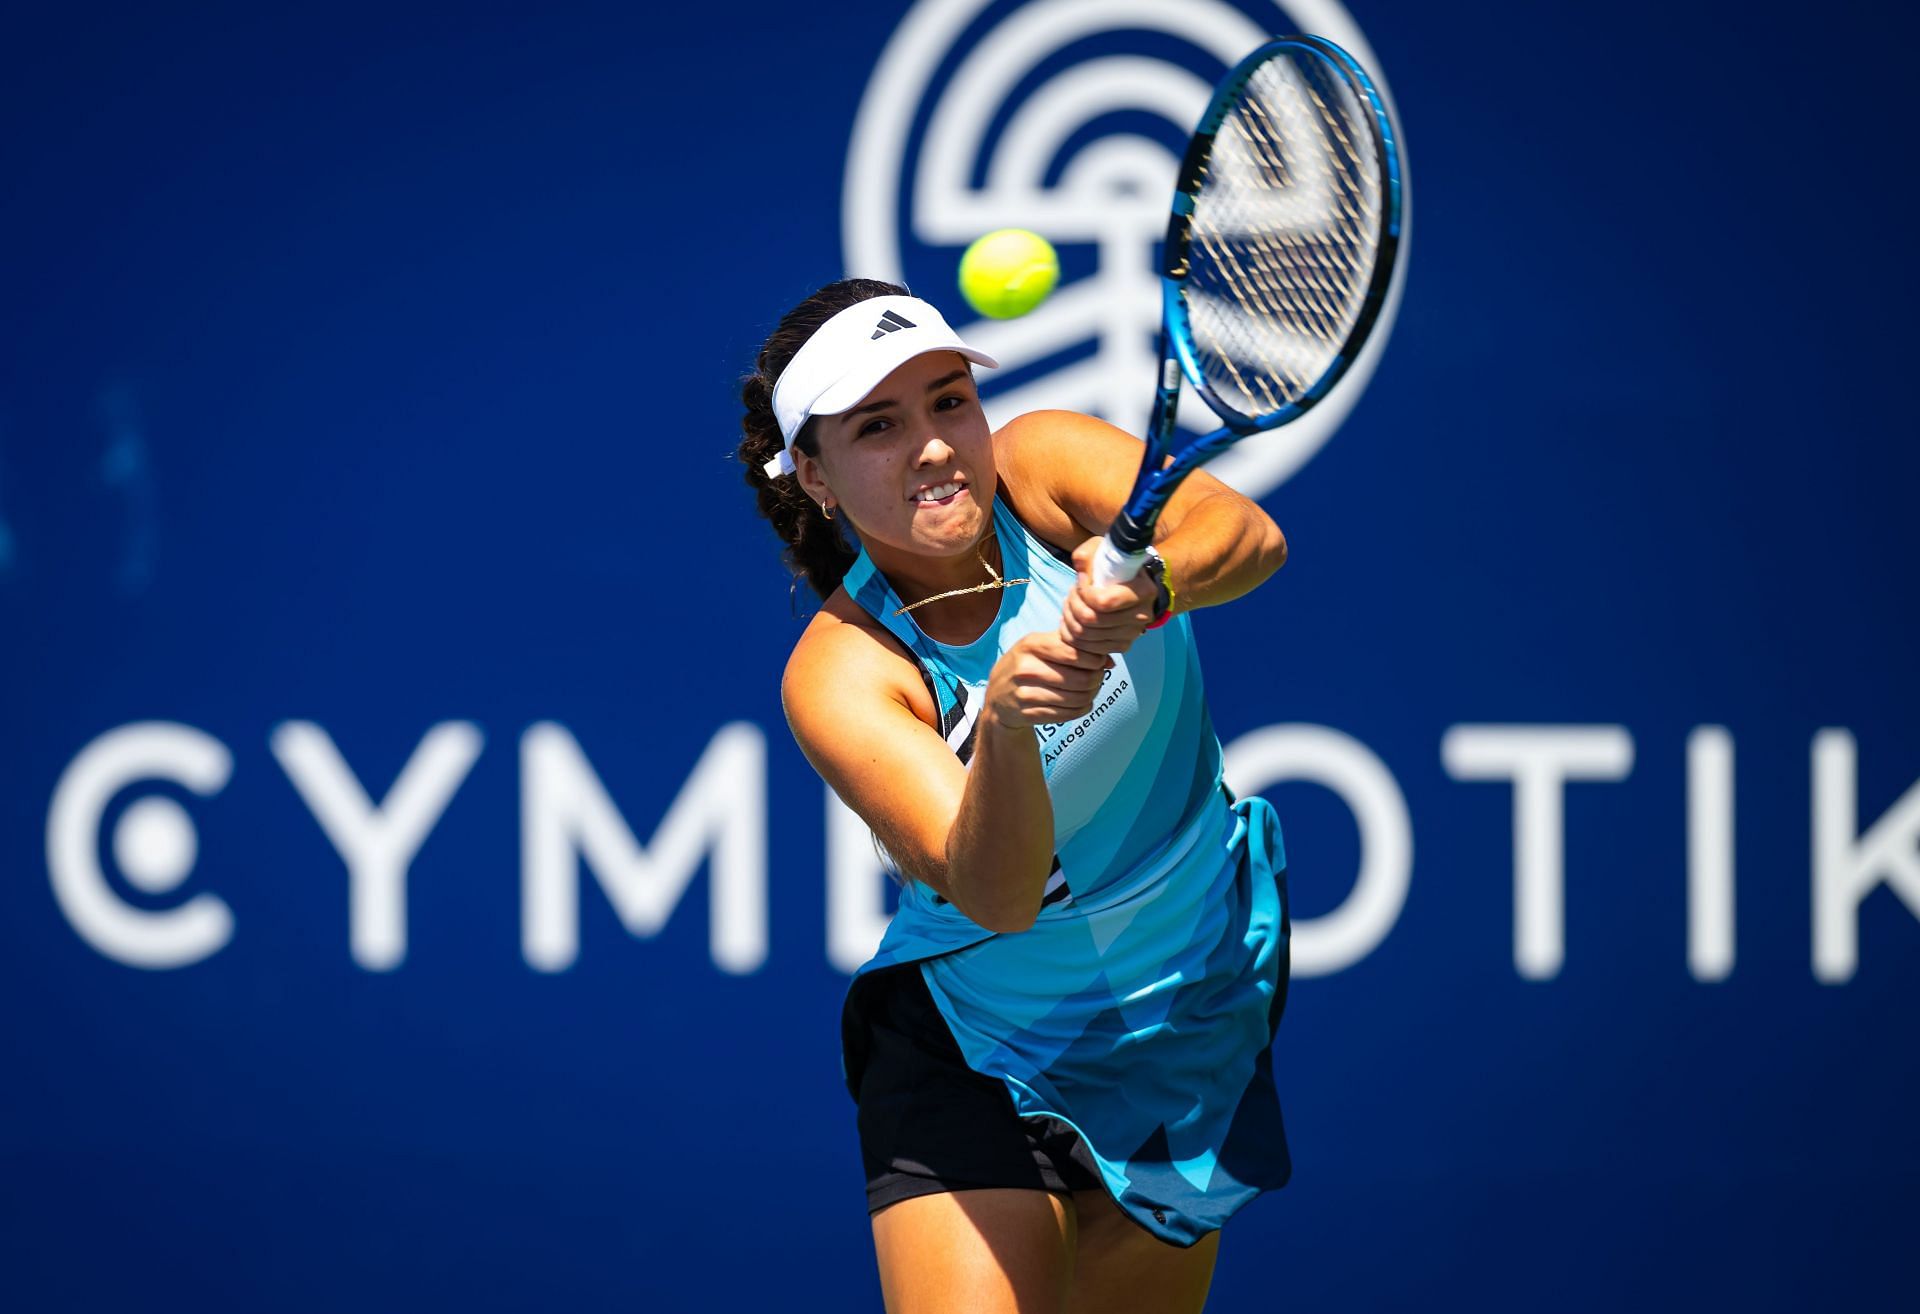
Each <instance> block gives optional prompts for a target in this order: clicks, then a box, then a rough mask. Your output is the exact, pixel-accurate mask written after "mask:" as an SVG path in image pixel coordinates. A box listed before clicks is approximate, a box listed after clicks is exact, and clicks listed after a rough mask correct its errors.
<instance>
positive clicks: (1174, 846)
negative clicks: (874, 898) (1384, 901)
mask: <svg viewBox="0 0 1920 1314" xmlns="http://www.w3.org/2000/svg"><path fill="white" fill-rule="evenodd" d="M993 518H994V524H995V526H996V528H997V531H998V533H999V536H1000V551H1001V557H1002V559H1003V562H1004V566H1005V572H1004V573H1005V576H1006V578H1008V579H1020V578H1025V579H1027V580H1028V582H1027V583H1025V584H1017V585H1012V586H1010V587H1008V588H1006V589H1005V590H1003V593H1002V597H1001V600H1000V611H999V615H998V616H997V617H996V619H995V620H994V622H993V624H992V625H990V626H989V627H988V628H987V630H986V631H985V633H983V634H982V635H981V636H980V637H979V638H978V639H976V640H975V641H974V642H972V643H969V644H961V645H953V644H943V643H939V642H936V641H934V640H933V639H930V638H928V637H927V636H926V635H925V634H923V633H921V631H920V629H919V627H918V626H917V625H916V624H914V622H913V619H912V614H911V613H908V614H907V615H906V616H897V615H895V614H894V613H895V612H896V611H898V610H899V608H900V606H901V602H900V599H899V597H898V596H897V595H896V594H895V593H894V591H893V589H892V588H891V587H890V586H889V585H888V583H887V580H886V578H885V576H883V575H882V574H881V573H880V572H879V571H878V570H876V569H875V567H874V565H873V562H872V560H871V559H870V558H869V557H868V556H867V555H866V553H865V552H864V551H863V552H861V554H860V556H859V558H858V560H857V561H856V562H855V563H854V565H853V568H852V569H851V570H850V571H849V572H848V573H847V576H846V581H845V586H846V590H847V592H848V594H849V595H851V596H852V597H853V598H854V599H855V600H856V601H858V602H859V604H860V606H861V607H863V608H864V609H865V610H866V611H868V612H869V613H870V614H872V615H873V616H874V618H875V619H877V620H878V621H880V623H881V624H883V625H885V626H886V627H887V629H888V630H889V631H890V632H891V633H892V634H894V635H895V636H896V637H897V638H898V639H899V640H900V642H901V643H903V644H905V645H906V647H907V648H908V649H909V651H911V652H912V653H913V655H914V657H915V659H916V660H917V661H918V662H919V663H920V665H921V667H922V669H923V671H924V672H925V675H926V679H927V681H928V683H929V685H930V686H931V687H932V689H933V692H934V697H935V700H936V702H937V704H938V706H939V713H940V727H941V731H942V733H943V734H944V735H945V737H946V739H947V742H948V743H949V744H950V745H952V746H953V748H954V751H955V752H956V753H958V754H959V755H960V757H961V758H962V759H963V760H968V759H969V758H970V757H971V751H972V743H971V737H972V734H973V727H974V725H975V723H976V722H977V720H978V718H979V715H980V710H981V706H982V702H983V698H984V694H985V690H986V684H987V678H988V675H989V674H990V673H991V671H992V669H993V664H994V663H995V662H996V661H998V660H999V658H1000V656H1001V655H1002V654H1003V653H1004V652H1005V651H1006V650H1007V649H1008V648H1010V647H1011V646H1012V645H1013V644H1014V643H1015V642H1016V641H1017V640H1019V639H1020V638H1021V637H1022V636H1023V635H1026V634H1030V633H1032V632H1034V631H1036V630H1043V629H1052V628H1054V627H1056V626H1058V624H1059V623H1060V611H1061V606H1062V604H1063V603H1064V601H1065V598H1066V595H1067V592H1068V590H1070V589H1071V588H1072V587H1073V584H1074V580H1075V578H1076V576H1075V573H1074V570H1073V567H1072V565H1071V564H1070V563H1069V562H1066V561H1062V560H1061V559H1060V557H1059V556H1056V555H1055V550H1054V549H1052V548H1050V547H1049V545H1047V544H1045V543H1043V542H1042V541H1040V540H1039V539H1037V538H1035V537H1034V536H1033V535H1032V534H1030V533H1029V532H1028V531H1027V529H1026V527H1025V526H1024V525H1022V524H1021V523H1020V521H1019V519H1018V518H1017V517H1015V516H1014V514H1013V513H1012V510H1011V508H1010V507H1009V506H1008V504H1007V502H1006V500H1005V498H1004V497H1002V498H998V499H996V502H995V506H994V508H993ZM1035 733H1036V734H1037V735H1038V737H1039V740H1040V752H1041V763H1042V767H1043V769H1044V771H1045V773H1046V781H1047V792H1048V794H1049V796H1050V797H1051V800H1052V803H1053V814H1054V844H1055V850H1056V862H1057V868H1056V870H1055V871H1054V873H1053V877H1052V879H1051V881H1050V883H1049V886H1048V889H1047V893H1046V895H1045V899H1044V901H1043V903H1042V906H1041V908H1040V912H1039V916H1038V918H1037V919H1036V920H1035V922H1034V924H1033V925H1032V926H1031V927H1029V928H1028V929H1027V930H1025V931H1021V932H1018V933H1011V934H996V933H994V932H991V931H988V930H986V929H984V928H982V927H980V926H978V925H976V924H975V923H974V922H972V921H970V920H968V919H967V918H966V917H965V916H964V915H962V914H961V913H960V912H959V910H958V909H956V908H954V907H953V905H951V904H950V903H948V902H947V901H946V900H944V899H942V898H941V897H940V896H939V895H937V894H935V893H934V892H933V891H932V890H931V889H930V888H928V887H927V886H926V885H924V884H922V883H920V882H918V881H909V882H908V883H907V884H906V885H905V887H904V888H903V890H902V892H901V898H900V909H899V912H898V913H897V914H896V915H895V917H894V919H893V922H892V924H891V925H890V926H889V927H888V928H887V932H886V934H885V936H884V937H882V939H881V943H880V947H879V950H878V951H877V952H876V953H875V954H874V956H873V958H872V959H870V960H869V961H868V962H867V963H866V964H865V965H863V966H862V967H861V968H860V970H859V972H858V973H856V974H855V987H854V988H850V990H849V996H848V998H849V1002H850V1004H851V1002H852V1000H853V999H854V997H855V989H857V987H858V985H859V978H861V977H863V976H865V975H866V974H867V973H869V972H872V971H874V970H875V969H878V968H882V967H887V966H891V965H894V964H903V963H917V964H918V971H919V972H920V974H921V976H922V977H923V978H924V980H925V981H926V983H927V987H928V993H929V994H930V995H931V997H932V998H933V1000H934V1003H935V1004H936V1006H937V1007H938V1008H939V1010H940V1013H941V1015H942V1017H943V1018H944V1019H945V1020H946V1023H947V1025H948V1028H949V1029H950V1030H951V1032H952V1033H953V1038H954V1041H955V1043H956V1044H957V1045H958V1046H959V1048H960V1051H961V1053H962V1054H963V1055H964V1056H965V1058H966V1060H967V1064H968V1066H969V1067H971V1068H973V1069H974V1070H975V1071H977V1072H980V1073H982V1074H985V1075H987V1076H991V1077H995V1078H997V1079H999V1080H1000V1081H1001V1083H1002V1084H1003V1085H1004V1086H1005V1088H1006V1090H1007V1093H1008V1096H1009V1098H1010V1099H1011V1101H1012V1104H1013V1108H1014V1111H1015V1113H1016V1114H1018V1115H1019V1116H1021V1117H1022V1118H1026V1119H1029V1120H1034V1121H1037V1122H1039V1123H1041V1124H1042V1125H1051V1124H1054V1123H1058V1124H1064V1125H1065V1126H1067V1127H1069V1128H1071V1129H1072V1130H1073V1131H1074V1132H1076V1133H1078V1134H1079V1136H1080V1138H1081V1140H1082V1142H1083V1143H1084V1144H1085V1146H1086V1147H1087V1149H1088V1150H1089V1151H1090V1152H1091V1154H1092V1157H1093V1159H1094V1161H1095V1162H1096V1164H1097V1165H1098V1167H1099V1169H1100V1173H1101V1177H1102V1180H1103V1182H1104V1183H1105V1185H1106V1187H1107V1189H1108V1191H1109V1192H1110V1193H1111V1194H1112V1196H1113V1198H1114V1200H1115V1202H1116V1203H1117V1204H1118V1205H1119V1206H1120V1208H1122V1209H1123V1210H1125V1211H1126V1213H1127V1214H1128V1215H1129V1216H1130V1217H1131V1218H1132V1219H1133V1220H1134V1221H1135V1222H1136V1223H1138V1224H1139V1225H1140V1226H1142V1227H1143V1228H1146V1229H1147V1230H1148V1231H1150V1232H1152V1233H1154V1234H1155V1235H1156V1236H1159V1237H1161V1238H1162V1239H1164V1240H1166V1241H1169V1242H1171V1243H1174V1244H1176V1245H1183V1246H1187V1245H1192V1244H1194V1242H1196V1241H1197V1240H1199V1239H1200V1238H1201V1237H1203V1236H1205V1235H1206V1234H1207V1233H1208V1232H1210V1231H1212V1230H1214V1229H1216V1228H1218V1227H1220V1226H1221V1225H1222V1224H1224V1223H1225V1221H1226V1220H1227V1219H1228V1218H1229V1217H1231V1216H1232V1215H1233V1213H1234V1212H1235V1211H1236V1210H1238V1209H1239V1208H1240V1207H1241V1206H1242V1205H1244V1204H1245V1203H1246V1202H1247V1201H1249V1200H1251V1199H1252V1198H1253V1197H1254V1196H1256V1195H1258V1194H1259V1193H1260V1192H1261V1191H1264V1190H1270V1189H1272V1188H1274V1187H1277V1186H1280V1185H1282V1184H1284V1183H1285V1182H1286V1180H1287V1177H1288V1175H1289V1173H1290V1172H1291V1164H1290V1161H1289V1159H1288V1155H1287V1147H1286V1133H1285V1129H1284V1127H1283V1125H1282V1119H1281V1115H1280V1105H1279V1100H1278V1095H1277V1093H1276V1090H1275V1086H1274V1081H1273V1074H1272V1064H1271V1057H1270V1055H1271V1044H1272V1038H1273V1028H1274V1027H1275V1026H1276V1025H1277V1024H1278V1021H1279V1013H1280V1005H1281V1002H1282V1001H1283V1000H1284V997H1285V996H1284V994H1283V993H1282V992H1281V991H1280V989H1279V987H1280V985H1281V983H1282V982H1284V981H1285V979H1286V946H1287V914H1286V875H1285V865H1286V858H1285V853H1284V851H1283V849H1282V847H1281V841H1280V829H1279V822H1278V819H1277V818H1276V817H1275V816H1274V813H1273V808H1272V807H1271V806H1269V805H1268V803H1267V802H1266V800H1265V799H1262V798H1258V797H1254V798H1248V799H1242V800H1240V801H1238V802H1236V801H1234V799H1233V797H1232V796H1231V794H1229V793H1228V792H1227V790H1226V787H1225V785H1224V783H1223V782H1222V780H1221V751H1220V742H1219V740H1218V739H1217V738H1216V737H1215V735H1214V732H1213V725H1212V722H1211V719H1210V718H1209V716H1208V714H1207V707H1206V702H1205V699H1204V698H1203V696H1202V689H1201V681H1200V665H1199V658H1198V655H1197V653H1196V651H1195V648H1194V642H1193V628H1192V621H1191V620H1190V618H1189V617H1188V616H1187V615H1185V614H1182V615H1179V616H1176V617H1174V618H1173V620H1171V621H1170V622H1168V623H1167V624H1166V625H1163V626H1161V627H1160V628H1159V629H1157V630H1151V631H1149V632H1147V633H1146V634H1144V635H1142V636H1141V637H1140V638H1139V639H1138V640H1137V641H1135V642H1134V644H1133V645H1132V647H1131V648H1129V649H1128V651H1127V652H1126V653H1124V654H1120V655H1118V656H1116V658H1115V664H1114V666H1113V668H1112V669H1111V670H1110V671H1108V672H1107V675H1106V679H1105V681H1104V682H1103V684H1102V689H1101V692H1100V694H1099V695H1098V696H1097V697H1096V698H1095V700H1094V704H1093V710H1092V711H1091V712H1090V713H1089V714H1088V715H1087V716H1085V717H1083V718H1081V719H1080V720H1078V721H1075V722H1073V723H1070V724H1062V725H1052V726H1042V727H1039V728H1038V729H1037V730H1036V732H1035ZM849 1016H850V1017H854V1018H857V1017H858V1011H857V1010H852V1011H850V1013H849ZM842 1057H843V1060H844V1059H845V1051H843V1054H842ZM847 1076H848V1080H849V1089H855V1087H856V1086H857V1082H858V1077H857V1074H856V1073H855V1072H853V1071H849V1072H848V1073H847Z"/></svg>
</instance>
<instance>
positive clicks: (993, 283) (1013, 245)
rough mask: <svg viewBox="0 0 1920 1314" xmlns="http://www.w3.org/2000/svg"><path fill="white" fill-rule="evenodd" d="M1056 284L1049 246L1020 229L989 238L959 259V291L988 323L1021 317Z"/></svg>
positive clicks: (1055, 263)
mask: <svg viewBox="0 0 1920 1314" xmlns="http://www.w3.org/2000/svg"><path fill="white" fill-rule="evenodd" d="M1059 281H1060V257H1059V256H1058V255H1057V254H1055V252H1054V249H1053V244H1052V243H1051V242H1049V241H1047V239H1046V238H1044V237H1042V236H1040V234H1038V233H1030V232H1028V231H1027V230H1026V229H1024V228H1002V229H999V230H997V231H995V232H991V233H988V234H987V235H986V236H985V237H983V238H981V239H979V240H978V241H976V242H975V243H974V244H973V245H972V246H970V247H968V248H967V253H966V254H965V255H963V256H961V257H960V292H961V294H962V295H963V296H965V297H966V299H967V304H968V305H970V306H972V307H973V308H974V309H975V310H977V311H979V312H980V313H981V314H983V315H985V316H987V317H988V318H989V319H1012V318H1013V317H1014V316H1016V315H1024V314H1026V313H1027V312H1028V311H1029V310H1032V309H1033V308H1034V307H1035V306H1037V305H1039V304H1040V303H1041V302H1042V301H1045V300H1046V299H1047V294H1048V293H1049V292H1051V291H1053V285H1054V284H1055V283H1058V282H1059Z"/></svg>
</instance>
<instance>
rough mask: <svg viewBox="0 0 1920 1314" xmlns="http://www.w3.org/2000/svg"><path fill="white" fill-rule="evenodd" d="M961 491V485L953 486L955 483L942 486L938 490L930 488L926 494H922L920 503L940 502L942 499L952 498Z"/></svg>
mask: <svg viewBox="0 0 1920 1314" xmlns="http://www.w3.org/2000/svg"><path fill="white" fill-rule="evenodd" d="M959 491H960V485H959V484H953V483H948V484H941V485H940V486H939V487H938V488H929V489H928V490H927V491H926V492H924V493H922V494H920V501H922V502H938V501H939V500H940V499H941V498H943V497H952V496H953V495H954V494H955V493H957V492H959Z"/></svg>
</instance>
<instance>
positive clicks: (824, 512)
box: [820, 502, 833, 520]
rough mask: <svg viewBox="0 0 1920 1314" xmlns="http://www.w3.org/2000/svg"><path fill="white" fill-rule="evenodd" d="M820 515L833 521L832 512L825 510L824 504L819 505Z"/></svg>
mask: <svg viewBox="0 0 1920 1314" xmlns="http://www.w3.org/2000/svg"><path fill="white" fill-rule="evenodd" d="M820 514H821V515H823V516H825V517H826V518H827V519H829V520H831V519H833V512H831V511H829V510H828V509H827V504H826V503H825V502H822V503H821V504H820Z"/></svg>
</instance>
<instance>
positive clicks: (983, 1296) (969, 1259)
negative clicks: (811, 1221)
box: [873, 1188, 1075, 1314]
mask: <svg viewBox="0 0 1920 1314" xmlns="http://www.w3.org/2000/svg"><path fill="white" fill-rule="evenodd" d="M1074 1234H1075V1225H1074V1214H1073V1207H1072V1205H1071V1204H1069V1203H1068V1200H1067V1197H1065V1196H1064V1195H1051V1194H1049V1193H1048V1192H1046V1191H1031V1190H1012V1189H1008V1190H1001V1189H998V1188H990V1189H986V1190H977V1191H943V1192H941V1193H939V1194H937V1195H920V1196H915V1197H913V1198H912V1199H910V1200H901V1201H899V1202H898V1203H896V1204H891V1205H888V1206H887V1207H886V1208H885V1209H882V1210H881V1211H880V1212H879V1213H877V1214H875V1215H874V1216H873V1248H874V1253H875V1255H876V1256H877V1258H878V1259H879V1261H880V1290H881V1292H882V1294H883V1295H884V1296H885V1297H886V1303H887V1311H888V1314H948V1312H949V1311H951V1312H952V1314H1059V1312H1060V1311H1061V1310H1063V1309H1064V1308H1065V1307H1066V1296H1067V1286H1068V1284H1069V1283H1070V1282H1071V1281H1072V1280H1073V1251H1074Z"/></svg>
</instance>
